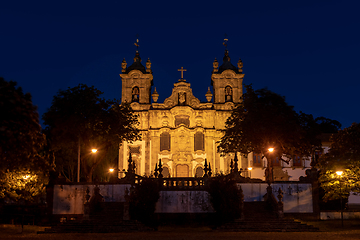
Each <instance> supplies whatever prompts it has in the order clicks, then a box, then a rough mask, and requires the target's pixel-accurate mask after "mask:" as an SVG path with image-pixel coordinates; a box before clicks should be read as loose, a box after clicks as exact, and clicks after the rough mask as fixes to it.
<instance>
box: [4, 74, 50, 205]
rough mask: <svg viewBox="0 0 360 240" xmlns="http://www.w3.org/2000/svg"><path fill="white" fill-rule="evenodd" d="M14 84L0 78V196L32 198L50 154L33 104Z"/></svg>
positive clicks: (40, 189)
mask: <svg viewBox="0 0 360 240" xmlns="http://www.w3.org/2000/svg"><path fill="white" fill-rule="evenodd" d="M16 85H17V83H16V82H14V81H9V82H7V81H5V80H4V79H3V78H0V111H1V115H0V186H1V188H0V189H1V190H0V198H2V199H4V200H12V201H18V200H26V201H33V200H35V199H36V197H38V196H39V194H41V193H43V190H44V184H45V183H46V177H47V173H48V171H49V170H50V169H51V164H50V161H49V159H50V157H49V156H48V155H47V154H46V152H45V151H44V147H45V146H46V140H45V135H44V134H42V133H41V126H40V124H39V115H38V112H37V107H36V106H34V105H33V103H32V101H31V95H30V93H26V94H24V93H23V91H22V88H21V87H17V86H16ZM25 173H26V174H25ZM26 176H28V177H26ZM25 178H26V179H25Z"/></svg>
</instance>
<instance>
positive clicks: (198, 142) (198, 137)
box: [194, 132, 205, 151]
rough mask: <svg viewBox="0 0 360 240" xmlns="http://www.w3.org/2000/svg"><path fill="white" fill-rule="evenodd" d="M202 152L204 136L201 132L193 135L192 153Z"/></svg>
mask: <svg viewBox="0 0 360 240" xmlns="http://www.w3.org/2000/svg"><path fill="white" fill-rule="evenodd" d="M197 150H201V151H204V150H205V148H204V134H203V133H202V132H197V133H195V136H194V151H197Z"/></svg>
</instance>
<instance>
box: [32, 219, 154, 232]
mask: <svg viewBox="0 0 360 240" xmlns="http://www.w3.org/2000/svg"><path fill="white" fill-rule="evenodd" d="M153 230H154V229H152V228H149V227H147V226H145V225H143V224H142V223H140V222H137V221H122V222H118V223H111V224H104V223H99V222H93V221H84V222H72V223H64V224H61V225H58V226H53V227H51V228H46V229H45V231H41V232H38V233H39V234H42V233H74V232H79V233H110V232H132V231H137V232H139V231H153Z"/></svg>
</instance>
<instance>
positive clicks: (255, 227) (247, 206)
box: [217, 202, 319, 232]
mask: <svg viewBox="0 0 360 240" xmlns="http://www.w3.org/2000/svg"><path fill="white" fill-rule="evenodd" d="M217 230H218V231H234V232H316V231H319V229H318V228H315V227H313V226H311V225H307V224H303V223H301V222H298V221H295V220H293V219H287V218H278V217H277V216H276V214H275V213H274V212H272V211H271V210H269V209H268V208H267V206H266V203H265V202H245V203H244V219H237V220H235V221H233V222H229V223H226V224H224V225H222V226H221V227H219V228H218V229H217Z"/></svg>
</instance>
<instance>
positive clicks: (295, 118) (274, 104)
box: [219, 85, 321, 161]
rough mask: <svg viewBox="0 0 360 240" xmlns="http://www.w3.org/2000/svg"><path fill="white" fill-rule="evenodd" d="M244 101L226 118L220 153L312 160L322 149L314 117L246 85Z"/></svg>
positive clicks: (267, 91) (269, 92)
mask: <svg viewBox="0 0 360 240" xmlns="http://www.w3.org/2000/svg"><path fill="white" fill-rule="evenodd" d="M245 88H246V93H244V94H243V96H242V101H241V103H240V104H238V105H237V106H236V108H235V109H234V110H233V112H232V114H231V116H230V117H229V118H228V119H227V121H226V123H225V126H226V129H225V134H224V136H223V137H222V139H221V142H220V144H219V150H220V151H222V152H224V153H227V152H240V153H242V154H246V155H247V154H249V153H250V152H255V153H261V154H263V155H265V156H268V154H269V151H268V149H269V148H270V147H273V148H274V149H275V151H274V153H273V156H272V157H278V158H279V159H281V160H283V161H289V159H292V158H293V157H294V156H300V157H310V156H311V155H312V153H313V151H314V150H315V149H317V148H320V146H321V142H320V140H319V139H317V138H316V136H317V135H318V134H319V129H318V128H317V127H316V126H317V124H316V122H315V120H314V118H313V116H312V115H308V114H305V113H300V114H298V113H296V112H295V110H294V109H293V107H292V106H289V105H288V104H287V103H286V102H285V98H284V97H282V96H280V95H278V94H276V93H273V92H271V91H269V90H267V89H260V90H256V91H255V90H253V88H252V87H251V85H246V86H245Z"/></svg>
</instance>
